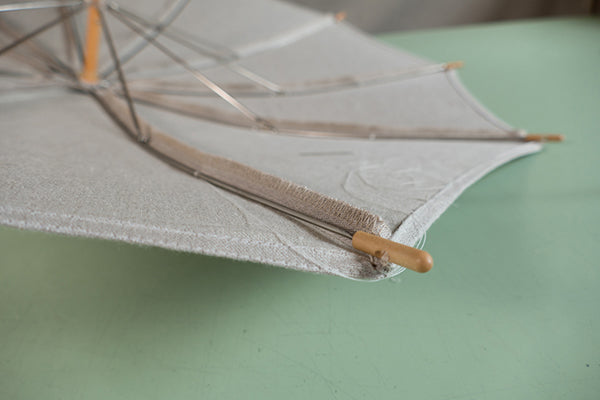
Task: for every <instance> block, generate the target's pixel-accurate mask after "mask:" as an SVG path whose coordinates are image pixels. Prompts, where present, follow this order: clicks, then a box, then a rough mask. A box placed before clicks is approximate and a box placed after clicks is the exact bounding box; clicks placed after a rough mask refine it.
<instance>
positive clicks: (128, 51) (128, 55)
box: [100, 0, 190, 79]
mask: <svg viewBox="0 0 600 400" xmlns="http://www.w3.org/2000/svg"><path fill="white" fill-rule="evenodd" d="M189 2H190V0H179V1H178V2H177V3H175V5H174V6H172V8H171V9H170V10H169V11H167V12H166V15H164V16H163V17H162V18H159V20H160V22H159V23H158V24H157V25H156V26H155V27H154V28H153V29H151V30H150V31H149V32H147V35H148V37H153V38H154V37H156V36H158V35H159V34H160V33H161V32H162V31H163V30H164V29H165V28H166V27H168V26H169V25H170V24H171V23H172V22H173V21H174V20H175V19H176V18H177V17H178V16H179V15H180V14H181V12H182V11H183V9H184V8H185V7H186V6H187V5H188V3H189ZM107 8H109V9H112V8H117V9H118V8H120V6H119V5H118V4H117V3H116V2H111V3H110V4H108V5H107ZM148 44H149V42H148V41H147V40H139V41H137V42H132V43H131V44H130V45H129V46H127V47H125V49H123V50H122V51H121V55H120V57H119V60H120V61H121V65H124V64H126V63H127V62H128V61H129V60H131V59H132V58H133V57H134V56H135V55H137V54H138V53H139V52H140V51H142V50H143V49H144V48H145V47H146V46H147V45H148ZM114 72H115V69H114V65H109V66H108V67H106V68H105V69H104V70H103V71H102V73H101V74H100V76H101V77H102V79H106V78H108V77H109V76H110V75H111V74H112V73H114Z"/></svg>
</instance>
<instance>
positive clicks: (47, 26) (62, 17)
mask: <svg viewBox="0 0 600 400" xmlns="http://www.w3.org/2000/svg"><path fill="white" fill-rule="evenodd" d="M84 8H87V7H81V6H80V7H77V8H76V9H74V10H71V11H68V12H67V13H65V14H63V15H60V16H59V17H58V18H55V19H53V20H52V21H50V22H47V23H45V24H44V25H42V26H40V27H39V28H37V29H34V30H33V31H31V32H29V33H28V34H26V35H24V36H21V37H20V38H19V39H17V40H15V41H14V42H12V43H11V44H9V45H7V46H5V47H3V48H1V49H0V56H1V55H2V54H4V53H6V52H8V51H10V50H12V49H14V48H15V47H17V46H19V45H21V44H23V43H25V42H27V41H28V40H30V39H33V38H34V37H36V36H37V35H39V34H41V33H44V32H46V31H47V30H48V29H50V28H53V27H54V26H56V25H58V24H60V23H62V22H63V21H64V20H65V19H67V18H71V17H73V16H74V15H76V14H78V13H79V12H81V11H82V10H83V9H84Z"/></svg>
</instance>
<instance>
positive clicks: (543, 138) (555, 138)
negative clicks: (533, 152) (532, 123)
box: [524, 133, 565, 142]
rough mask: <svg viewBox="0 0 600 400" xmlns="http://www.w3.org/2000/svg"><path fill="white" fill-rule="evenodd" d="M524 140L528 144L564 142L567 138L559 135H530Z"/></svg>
mask: <svg viewBox="0 0 600 400" xmlns="http://www.w3.org/2000/svg"><path fill="white" fill-rule="evenodd" d="M524 140H525V141H526V142H562V141H564V140H565V136H564V135H561V134H559V133H550V134H541V133H530V134H528V135H525V137H524Z"/></svg>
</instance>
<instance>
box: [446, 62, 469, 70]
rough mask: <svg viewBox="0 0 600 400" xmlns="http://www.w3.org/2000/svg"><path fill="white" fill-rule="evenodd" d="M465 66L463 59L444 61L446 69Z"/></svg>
mask: <svg viewBox="0 0 600 400" xmlns="http://www.w3.org/2000/svg"><path fill="white" fill-rule="evenodd" d="M464 66H465V63H464V61H450V62H447V63H446V67H445V69H446V71H449V70H451V69H459V68H462V67H464Z"/></svg>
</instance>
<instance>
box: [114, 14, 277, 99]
mask: <svg viewBox="0 0 600 400" xmlns="http://www.w3.org/2000/svg"><path fill="white" fill-rule="evenodd" d="M109 8H111V9H112V10H114V11H118V12H121V13H122V14H123V15H125V16H127V17H128V18H129V19H131V20H133V21H135V22H137V23H138V24H140V25H142V26H144V27H146V28H151V27H156V26H159V25H158V24H156V23H154V22H152V21H149V20H147V19H144V18H142V17H140V16H139V15H136V14H134V13H132V12H131V11H128V10H126V9H124V8H123V7H121V6H114V5H109ZM161 34H162V36H164V37H166V38H168V39H170V40H172V41H174V42H175V43H178V44H180V45H182V46H184V47H186V48H188V49H190V50H192V51H193V52H195V53H197V54H199V55H202V56H207V57H210V58H212V59H214V60H216V61H218V62H219V63H220V64H222V65H224V66H225V67H227V68H229V69H230V70H231V71H233V72H235V73H236V74H238V75H240V76H242V77H244V78H246V79H248V80H250V81H252V82H254V83H255V84H257V85H259V86H261V87H263V88H265V89H267V90H268V91H270V92H272V93H281V92H282V89H281V87H280V86H279V85H278V84H277V83H275V82H272V81H270V80H268V79H266V78H264V77H262V76H260V75H258V74H256V73H254V72H252V71H250V70H248V69H247V68H245V67H242V66H241V65H237V64H233V63H235V62H236V61H237V59H238V58H239V57H238V56H237V55H236V54H235V53H234V52H233V51H232V50H230V49H225V50H226V52H227V54H223V51H219V50H218V49H216V48H215V47H216V46H214V45H211V44H208V43H202V44H201V45H199V44H198V42H197V40H195V41H192V40H190V39H188V38H186V37H185V36H190V35H189V34H187V33H183V32H171V30H168V29H164V30H163V31H162V33H161Z"/></svg>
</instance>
